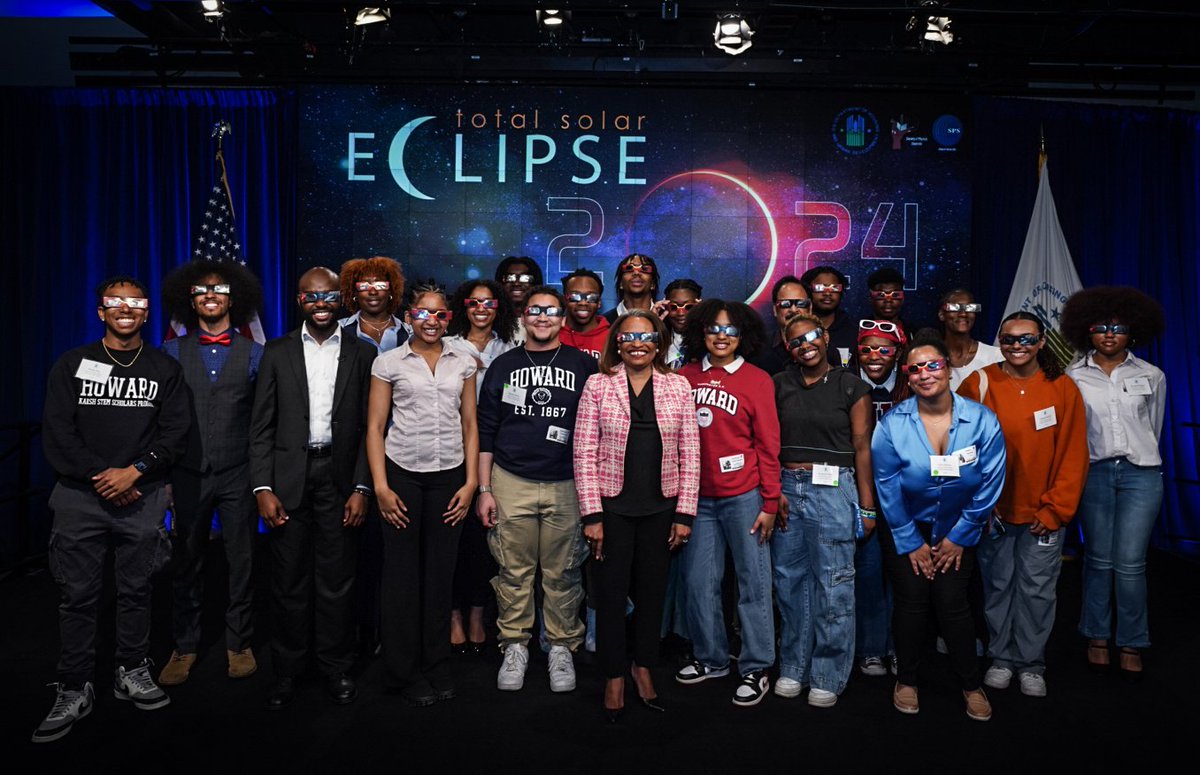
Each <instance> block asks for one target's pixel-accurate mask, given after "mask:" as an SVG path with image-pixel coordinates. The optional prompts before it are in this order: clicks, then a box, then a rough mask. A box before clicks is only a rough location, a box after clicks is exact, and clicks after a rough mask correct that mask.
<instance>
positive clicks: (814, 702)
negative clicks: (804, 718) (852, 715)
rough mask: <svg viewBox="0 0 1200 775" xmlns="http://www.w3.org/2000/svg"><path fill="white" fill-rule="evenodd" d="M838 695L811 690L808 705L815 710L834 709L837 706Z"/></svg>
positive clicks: (820, 690) (821, 690) (822, 690)
mask: <svg viewBox="0 0 1200 775" xmlns="http://www.w3.org/2000/svg"><path fill="white" fill-rule="evenodd" d="M837 697H838V696H837V695H836V694H834V693H833V692H830V691H826V690H825V689H809V690H808V704H809V705H811V706H813V707H814V708H832V707H833V706H834V705H836V704H837Z"/></svg>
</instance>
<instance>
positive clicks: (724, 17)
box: [713, 13, 754, 56]
mask: <svg viewBox="0 0 1200 775" xmlns="http://www.w3.org/2000/svg"><path fill="white" fill-rule="evenodd" d="M753 34H754V30H752V29H750V25H749V24H748V23H747V22H746V19H745V17H743V16H742V15H741V14H740V13H726V14H721V15H720V16H718V17H717V27H716V29H714V30H713V43H714V44H715V45H716V47H717V48H719V49H721V50H722V51H724V52H725V53H726V54H730V55H732V56H737V55H738V54H740V53H742V52H743V51H745V50H746V49H748V48H750V46H752V45H754V44H753V42H752V41H751V40H750V36H751V35H753Z"/></svg>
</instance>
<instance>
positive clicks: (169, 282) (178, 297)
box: [162, 260, 263, 329]
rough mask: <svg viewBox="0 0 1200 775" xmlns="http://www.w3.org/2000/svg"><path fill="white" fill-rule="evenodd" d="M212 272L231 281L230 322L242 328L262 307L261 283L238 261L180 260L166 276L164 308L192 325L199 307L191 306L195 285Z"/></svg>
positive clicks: (188, 325) (194, 323)
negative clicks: (181, 261) (185, 261)
mask: <svg viewBox="0 0 1200 775" xmlns="http://www.w3.org/2000/svg"><path fill="white" fill-rule="evenodd" d="M209 275H217V276H218V277H220V278H221V279H222V280H224V281H225V282H226V283H228V284H229V323H230V325H231V326H233V327H234V328H239V327H241V326H242V325H244V324H245V323H247V322H248V321H249V320H250V318H251V316H252V315H253V314H254V313H256V312H259V311H261V310H262V302H263V289H262V283H261V282H259V280H258V277H256V276H255V274H254V272H251V271H250V270H249V269H247V268H246V267H245V266H243V265H242V264H241V263H240V262H237V261H209V260H200V261H189V262H188V263H186V264H181V265H179V266H178V267H176V268H175V269H173V270H171V272H170V273H169V274H168V275H167V276H166V277H164V278H163V286H162V300H163V308H164V309H165V310H166V311H167V313H168V314H170V315H171V317H173V318H175V319H176V320H178V321H179V322H181V323H183V324H184V325H185V326H187V327H188V328H189V329H192V328H195V327H196V324H197V319H196V310H195V308H193V307H192V286H193V285H199V284H200V281H201V280H203V279H204V278H205V277H208V276H209Z"/></svg>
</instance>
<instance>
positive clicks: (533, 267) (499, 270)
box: [496, 256, 543, 285]
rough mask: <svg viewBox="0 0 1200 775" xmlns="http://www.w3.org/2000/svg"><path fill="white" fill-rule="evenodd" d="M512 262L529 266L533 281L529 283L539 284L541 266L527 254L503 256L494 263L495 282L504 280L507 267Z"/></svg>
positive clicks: (540, 282)
mask: <svg viewBox="0 0 1200 775" xmlns="http://www.w3.org/2000/svg"><path fill="white" fill-rule="evenodd" d="M513 264H524V265H525V266H527V267H529V274H531V275H533V282H531V283H530V285H541V284H542V282H543V280H542V267H541V266H540V265H539V264H538V262H537V261H534V260H533V259H532V258H530V257H529V256H505V257H504V259H503V260H502V261H501V262H500V263H499V264H497V265H496V282H498V283H501V282H504V275H506V274H508V273H509V271H508V268H509V267H510V266H512V265H513Z"/></svg>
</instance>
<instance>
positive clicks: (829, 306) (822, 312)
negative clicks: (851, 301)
mask: <svg viewBox="0 0 1200 775" xmlns="http://www.w3.org/2000/svg"><path fill="white" fill-rule="evenodd" d="M800 281H801V282H802V283H804V287H805V289H807V290H808V297H809V298H810V299H812V309H811V312H812V314H814V315H816V316H817V317H818V318H820V319H821V328H822V329H823V330H824V331H825V337H826V338H827V339H828V340H829V347H828V352H827V353H826V357H827V358H828V359H829V362H830V363H831V364H833V365H834V366H846V365H848V364H849V363H850V355H851V354H852V352H853V351H854V344H855V342H856V341H857V339H858V331H857V330H856V329H855V326H854V320H853V319H852V318H851V317H850V316H849V315H847V314H846V312H845V311H843V310H842V301H843V300H844V299H845V298H846V296H845V294H846V288H847V287H848V286H849V283H850V279H849V278H848V277H846V275H844V274H843V273H842V272H841V271H840V270H838V269H837V268H836V267H832V266H814V267H813V268H812V269H809V270H808V271H807V272H805V273H804V274H803V275H802V276H801V277H800Z"/></svg>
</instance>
